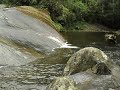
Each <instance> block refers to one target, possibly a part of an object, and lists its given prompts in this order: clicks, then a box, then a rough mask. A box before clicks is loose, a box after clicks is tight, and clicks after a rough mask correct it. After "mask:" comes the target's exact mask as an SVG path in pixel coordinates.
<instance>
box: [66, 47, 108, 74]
mask: <svg viewBox="0 0 120 90" xmlns="http://www.w3.org/2000/svg"><path fill="white" fill-rule="evenodd" d="M108 61H109V58H108V57H107V55H106V54H105V53H104V52H102V51H101V50H99V49H97V48H94V47H86V48H83V49H81V50H79V51H78V52H76V53H75V54H73V55H72V56H71V58H70V59H69V61H68V62H67V65H66V67H65V69H64V75H70V74H73V73H77V72H80V71H86V70H91V71H92V72H94V73H97V74H103V75H104V74H110V70H109V69H108V67H107V64H106V63H107V62H108Z"/></svg>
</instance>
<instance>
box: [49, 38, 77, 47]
mask: <svg viewBox="0 0 120 90" xmlns="http://www.w3.org/2000/svg"><path fill="white" fill-rule="evenodd" d="M48 38H49V39H52V40H53V41H55V42H56V43H57V44H58V45H60V47H58V48H79V47H77V46H72V44H68V42H63V41H60V40H59V39H58V38H57V37H52V36H49V37H48Z"/></svg>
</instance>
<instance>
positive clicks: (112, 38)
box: [105, 34, 117, 45]
mask: <svg viewBox="0 0 120 90" xmlns="http://www.w3.org/2000/svg"><path fill="white" fill-rule="evenodd" d="M105 40H106V42H107V43H108V44H110V45H111V44H116V43H117V37H116V35H115V34H105Z"/></svg>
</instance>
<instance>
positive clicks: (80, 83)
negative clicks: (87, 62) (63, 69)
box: [70, 72, 120, 90]
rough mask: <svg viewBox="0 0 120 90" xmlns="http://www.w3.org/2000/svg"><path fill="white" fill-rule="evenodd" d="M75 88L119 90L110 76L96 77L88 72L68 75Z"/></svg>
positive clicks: (83, 89) (82, 89) (84, 89)
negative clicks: (75, 85)
mask: <svg viewBox="0 0 120 90" xmlns="http://www.w3.org/2000/svg"><path fill="white" fill-rule="evenodd" d="M70 79H72V80H74V81H75V82H76V84H77V88H80V89H81V90H120V89H119V87H118V84H117V81H116V80H113V77H112V75H96V74H93V73H90V72H80V73H77V74H74V75H70Z"/></svg>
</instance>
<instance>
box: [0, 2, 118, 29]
mask: <svg viewBox="0 0 120 90" xmlns="http://www.w3.org/2000/svg"><path fill="white" fill-rule="evenodd" d="M0 3H5V4H7V5H8V6H23V5H28V6H34V7H36V8H46V9H47V10H48V11H49V12H50V16H51V19H52V20H53V21H54V22H55V25H56V27H57V28H58V29H59V30H82V29H83V28H84V26H85V24H86V22H87V23H88V22H89V23H98V24H101V25H103V26H107V27H108V28H112V29H120V17H119V16H120V0H0Z"/></svg>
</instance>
